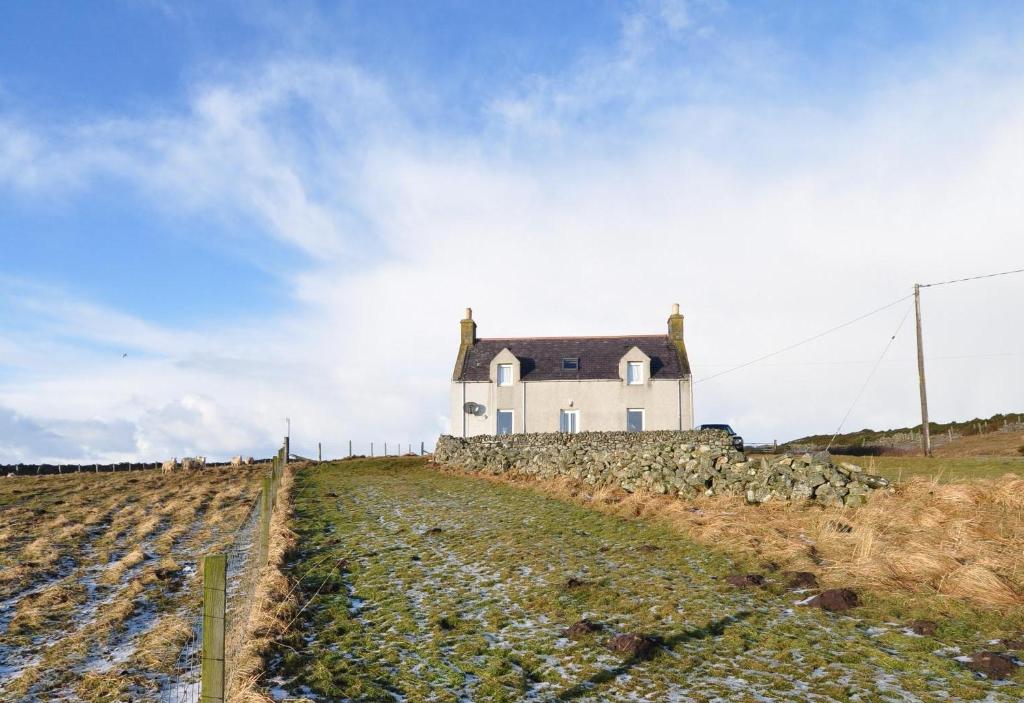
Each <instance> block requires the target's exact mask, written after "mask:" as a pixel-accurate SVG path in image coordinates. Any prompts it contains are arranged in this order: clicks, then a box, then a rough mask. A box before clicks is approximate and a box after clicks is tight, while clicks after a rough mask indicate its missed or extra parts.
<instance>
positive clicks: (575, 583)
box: [565, 576, 589, 590]
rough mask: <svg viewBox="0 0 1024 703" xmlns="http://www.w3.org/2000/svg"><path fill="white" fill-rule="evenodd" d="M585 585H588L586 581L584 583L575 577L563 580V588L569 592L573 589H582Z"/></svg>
mask: <svg viewBox="0 0 1024 703" xmlns="http://www.w3.org/2000/svg"><path fill="white" fill-rule="evenodd" d="M587 585H589V584H588V583H587V582H586V581H584V580H582V579H578V578H576V577H575V576H570V577H569V578H567V579H566V580H565V587H566V588H568V589H570V590H571V589H574V588H583V587H584V586H587Z"/></svg>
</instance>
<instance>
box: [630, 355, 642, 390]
mask: <svg viewBox="0 0 1024 703" xmlns="http://www.w3.org/2000/svg"><path fill="white" fill-rule="evenodd" d="M633 369H636V375H635V376H634V375H633V374H632V373H630V372H631V371H632V370H633ZM626 384H627V385H630V386H642V385H644V362H642V361H627V362H626Z"/></svg>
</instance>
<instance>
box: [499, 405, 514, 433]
mask: <svg viewBox="0 0 1024 703" xmlns="http://www.w3.org/2000/svg"><path fill="white" fill-rule="evenodd" d="M502 413H508V416H509V418H510V419H511V422H509V424H508V427H509V429H508V432H507V433H506V434H515V433H516V413H515V411H514V410H497V411H495V413H494V434H495V435H498V430H499V429H500V428H501V422H500V420H501V414H502ZM499 436H500V435H499Z"/></svg>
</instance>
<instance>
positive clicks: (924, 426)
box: [914, 283, 932, 456]
mask: <svg viewBox="0 0 1024 703" xmlns="http://www.w3.org/2000/svg"><path fill="white" fill-rule="evenodd" d="M914 312H915V314H916V316H917V376H918V380H919V382H920V386H921V450H922V451H923V452H924V455H925V456H931V455H932V438H931V435H930V434H929V431H928V391H927V390H925V382H924V343H923V341H922V339H921V284H920V283H915V284H914Z"/></svg>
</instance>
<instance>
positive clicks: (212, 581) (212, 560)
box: [199, 554, 228, 703]
mask: <svg viewBox="0 0 1024 703" xmlns="http://www.w3.org/2000/svg"><path fill="white" fill-rule="evenodd" d="M227 566H228V561H227V557H225V555H223V554H208V555H206V556H205V557H204V558H203V665H202V683H201V686H200V692H199V700H200V703H223V701H224V611H225V607H224V606H225V602H224V601H225V595H226V589H227Z"/></svg>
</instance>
